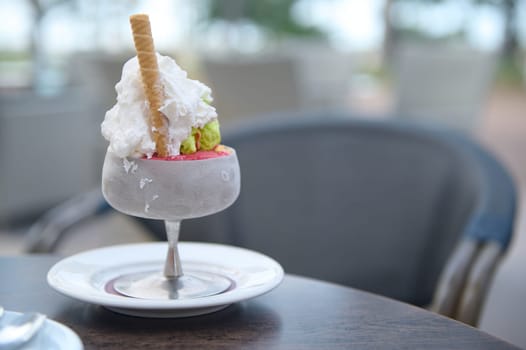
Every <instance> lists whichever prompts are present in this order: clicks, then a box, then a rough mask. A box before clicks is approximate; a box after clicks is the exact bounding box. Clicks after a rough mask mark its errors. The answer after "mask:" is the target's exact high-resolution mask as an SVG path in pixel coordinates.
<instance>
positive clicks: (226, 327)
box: [0, 256, 514, 350]
mask: <svg viewBox="0 0 526 350" xmlns="http://www.w3.org/2000/svg"><path fill="white" fill-rule="evenodd" d="M58 260H59V258H58V257H52V256H25V257H0V281H1V282H0V305H3V306H4V307H5V308H6V310H12V311H39V312H42V313H45V314H47V315H48V316H49V317H50V318H52V319H54V320H57V321H59V322H62V323H64V324H66V325H68V326H69V327H71V328H72V329H73V330H74V331H76V332H77V333H78V335H79V336H80V337H81V339H82V341H83V342H84V346H85V349H87V350H89V349H150V348H151V349H184V348H197V349H215V348H225V349H272V348H279V349H349V348H353V349H371V348H374V349H381V348H385V349H396V348H404V349H426V350H427V349H431V348H439V349H513V348H514V347H513V346H512V345H510V344H508V343H505V342H504V341H501V340H499V339H497V338H495V337H492V336H490V335H488V334H486V333H484V332H481V331H479V330H477V329H475V328H472V327H469V326H466V325H464V324H461V323H459V322H456V321H453V320H451V319H448V318H445V317H441V316H439V315H436V314H433V313H431V312H428V311H425V310H422V309H419V308H417V307H413V306H410V305H407V304H404V303H401V302H397V301H394V300H391V299H387V298H383V297H380V296H377V295H373V294H370V293H366V292H362V291H359V290H355V289H352V288H347V287H343V286H339V285H335V284H331V283H326V282H322V281H318V280H312V279H307V278H302V277H297V276H291V275H287V276H286V277H285V280H284V281H283V283H282V284H281V285H280V286H279V287H278V288H277V289H275V290H273V291H272V292H270V293H268V294H266V295H264V296H260V297H257V298H254V299H252V300H249V301H245V302H242V303H239V304H236V305H233V306H230V307H229V308H227V309H225V310H223V311H220V312H217V313H214V314H210V315H206V316H199V317H192V318H185V319H145V318H136V317H129V316H124V315H120V314H116V313H114V312H111V311H108V310H106V309H105V308H103V307H100V306H96V305H90V304H86V303H83V302H80V301H76V300H73V299H70V298H68V297H65V296H62V295H60V294H58V293H57V292H55V291H54V290H52V289H51V288H50V287H49V286H48V285H47V283H46V274H47V271H48V269H49V268H50V267H51V265H53V264H54V263H55V262H57V261H58Z"/></svg>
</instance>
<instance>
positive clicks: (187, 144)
mask: <svg viewBox="0 0 526 350" xmlns="http://www.w3.org/2000/svg"><path fill="white" fill-rule="evenodd" d="M200 133H201V132H200V131H199V129H197V128H192V133H191V134H190V135H189V136H188V137H187V138H186V139H185V140H184V141H183V142H182V143H181V149H180V152H181V153H182V154H192V153H195V152H197V139H198V138H199V134H200Z"/></svg>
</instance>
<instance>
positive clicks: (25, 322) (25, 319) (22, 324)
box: [0, 313, 46, 350]
mask: <svg viewBox="0 0 526 350" xmlns="http://www.w3.org/2000/svg"><path fill="white" fill-rule="evenodd" d="M45 320H46V316H45V315H42V314H39V313H28V314H23V315H20V316H18V317H16V318H15V319H13V320H11V321H10V322H8V323H6V324H5V325H3V326H2V327H1V328H0V349H6V350H9V349H15V348H17V347H19V346H20V345H22V344H24V343H26V342H28V341H30V340H31V339H32V338H33V336H34V335H35V334H36V333H37V332H38V330H39V329H40V328H41V327H42V325H43V324H44V321H45Z"/></svg>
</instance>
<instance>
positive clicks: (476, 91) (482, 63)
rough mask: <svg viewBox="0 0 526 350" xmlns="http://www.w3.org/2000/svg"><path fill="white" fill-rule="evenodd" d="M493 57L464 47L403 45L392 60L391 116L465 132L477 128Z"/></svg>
mask: <svg viewBox="0 0 526 350" xmlns="http://www.w3.org/2000/svg"><path fill="white" fill-rule="evenodd" d="M496 62H497V61H496V55H495V54H494V53H489V52H483V51H480V50H475V49H471V48H467V47H455V46H438V45H437V46H431V45H422V44H420V45H418V44H412V45H409V44H403V45H400V47H398V48H397V50H396V52H395V56H394V62H393V63H394V64H393V68H394V76H395V88H394V90H395V96H396V103H395V109H396V114H397V115H399V116H400V117H402V118H406V119H411V120H415V119H420V120H422V119H425V120H430V121H433V122H435V123H437V122H438V123H443V124H444V125H447V126H450V127H455V128H460V129H464V130H469V129H472V128H473V127H475V126H477V122H478V120H479V116H480V114H481V112H482V107H483V105H484V101H485V100H486V98H487V96H488V93H489V88H490V86H491V83H492V79H493V75H494V72H495V67H496Z"/></svg>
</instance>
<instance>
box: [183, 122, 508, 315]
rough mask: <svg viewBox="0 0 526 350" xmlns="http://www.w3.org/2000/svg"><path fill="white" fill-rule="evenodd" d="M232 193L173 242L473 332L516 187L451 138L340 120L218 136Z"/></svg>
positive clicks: (491, 162)
mask: <svg viewBox="0 0 526 350" xmlns="http://www.w3.org/2000/svg"><path fill="white" fill-rule="evenodd" d="M224 141H225V144H228V145H231V146H233V147H235V148H236V150H237V152H238V156H239V161H240V166H241V173H242V176H241V177H242V189H241V194H240V197H239V199H238V200H237V202H236V203H235V204H234V205H233V206H232V207H231V208H229V209H227V210H225V211H224V212H222V213H219V214H216V215H213V216H210V217H205V218H200V219H195V220H188V221H186V222H183V225H182V230H183V232H182V237H183V239H186V240H206V241H215V242H221V243H227V244H234V245H239V246H243V247H246V248H250V249H255V250H258V251H261V252H262V253H265V254H268V255H270V256H272V257H274V258H275V259H277V260H278V261H279V262H280V263H281V264H282V265H283V266H284V268H285V271H286V272H288V273H293V274H300V275H305V276H310V277H314V278H321V279H324V280H328V281H332V282H336V283H341V284H345V285H349V286H353V287H357V288H360V289H364V290H367V291H371V292H375V293H379V294H382V295H386V296H389V297H392V298H395V299H398V300H402V301H405V302H409V303H412V304H414V305H418V306H431V308H432V310H434V311H436V312H439V313H441V314H444V315H447V316H450V317H454V318H457V319H459V320H461V321H464V322H466V323H469V324H476V322H477V320H478V313H479V311H480V308H481V305H482V303H483V300H484V296H485V293H486V290H487V287H488V284H489V282H490V281H491V276H492V275H493V272H494V269H495V266H496V264H497V262H498V261H499V259H500V257H501V256H502V253H503V252H504V251H505V250H506V248H507V246H508V243H509V241H510V238H511V234H512V225H513V219H514V213H515V188H514V185H513V182H512V180H511V178H510V177H509V175H508V174H507V173H506V171H505V170H504V169H503V167H502V166H501V165H500V164H499V163H498V162H497V161H496V160H495V159H494V158H493V157H492V156H491V155H489V154H488V153H487V152H486V151H484V150H483V149H481V148H480V147H479V146H477V145H476V144H475V143H473V142H472V141H470V140H469V139H467V138H466V137H464V136H463V135H462V134H460V133H454V132H449V131H446V130H436V129H432V128H430V127H419V126H417V125H409V124H401V123H396V122H367V121H358V120H353V119H349V116H347V115H342V114H337V113H336V114H330V113H329V114H323V115H321V114H320V115H312V116H311V117H308V116H304V117H303V118H298V117H297V116H295V117H293V118H290V120H288V121H283V120H281V121H274V122H271V121H268V119H267V121H266V122H261V123H259V124H258V125H256V126H251V127H246V128H244V129H242V130H238V131H237V132H234V133H231V134H229V135H225V137H224Z"/></svg>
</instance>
